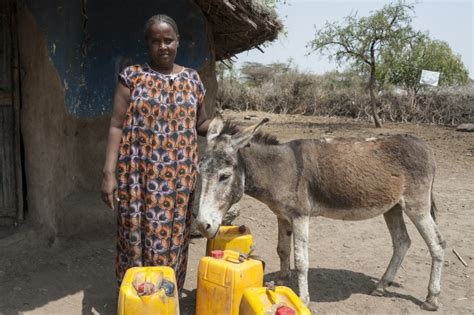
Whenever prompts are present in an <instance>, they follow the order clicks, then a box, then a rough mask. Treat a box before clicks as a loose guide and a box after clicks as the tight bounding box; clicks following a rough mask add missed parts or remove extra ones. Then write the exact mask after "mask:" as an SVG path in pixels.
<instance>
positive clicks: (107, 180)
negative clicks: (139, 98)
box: [102, 83, 130, 209]
mask: <svg viewBox="0 0 474 315" xmlns="http://www.w3.org/2000/svg"><path fill="white" fill-rule="evenodd" d="M129 99H130V90H129V89H128V88H127V87H126V86H124V85H123V84H122V83H118V84H117V87H116V89H115V93H114V99H113V112H112V118H111V120H110V128H109V136H108V140H107V150H106V154H105V165H104V169H103V176H104V177H103V181H102V199H103V200H104V202H105V203H106V204H107V205H108V206H109V207H110V208H111V209H113V197H114V195H116V191H117V179H116V178H115V169H116V167H117V159H118V152H119V146H120V139H121V137H122V126H123V121H124V119H125V114H126V113H127V107H128V102H129Z"/></svg>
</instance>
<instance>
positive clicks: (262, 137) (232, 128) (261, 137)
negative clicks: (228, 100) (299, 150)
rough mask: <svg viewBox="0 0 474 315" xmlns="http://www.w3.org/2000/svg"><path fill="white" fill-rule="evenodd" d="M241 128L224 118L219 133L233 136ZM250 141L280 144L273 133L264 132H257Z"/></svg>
mask: <svg viewBox="0 0 474 315" xmlns="http://www.w3.org/2000/svg"><path fill="white" fill-rule="evenodd" d="M240 130H241V129H240V128H239V127H237V125H236V124H235V123H234V122H232V121H230V120H226V121H225V123H224V128H222V131H221V133H220V134H221V135H230V136H233V135H235V134H237V133H238V132H239V131H240ZM251 142H253V143H258V144H264V145H277V144H280V142H279V141H278V140H277V138H276V137H275V136H274V135H271V134H268V133H265V132H257V133H256V134H255V135H254V136H253V138H252V140H251Z"/></svg>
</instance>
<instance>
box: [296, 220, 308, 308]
mask: <svg viewBox="0 0 474 315" xmlns="http://www.w3.org/2000/svg"><path fill="white" fill-rule="evenodd" d="M308 240H309V216H299V217H296V218H293V242H294V247H295V267H296V271H297V273H298V288H299V293H300V298H301V300H302V301H303V303H305V304H306V305H308V304H309V293H308V264H309V263H308Z"/></svg>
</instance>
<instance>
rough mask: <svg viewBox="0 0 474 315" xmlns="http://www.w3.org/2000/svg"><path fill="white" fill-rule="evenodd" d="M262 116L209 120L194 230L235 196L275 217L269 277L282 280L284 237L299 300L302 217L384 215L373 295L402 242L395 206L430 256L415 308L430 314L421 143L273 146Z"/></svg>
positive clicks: (386, 140) (205, 229)
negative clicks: (274, 273) (240, 122)
mask: <svg viewBox="0 0 474 315" xmlns="http://www.w3.org/2000/svg"><path fill="white" fill-rule="evenodd" d="M267 121H268V120H267V119H264V120H263V121H261V122H260V123H259V124H257V125H255V126H252V127H249V128H246V129H242V130H240V129H238V128H237V127H236V126H235V125H233V124H231V123H229V122H224V120H223V118H222V116H221V115H217V116H216V117H215V118H214V119H213V120H212V121H211V123H210V125H209V130H208V134H207V147H206V151H205V152H204V155H203V157H202V159H201V162H200V163H199V165H198V171H199V173H200V175H201V180H202V190H201V198H200V204H199V213H198V216H197V218H196V220H197V225H198V228H199V229H200V231H201V233H202V234H203V235H204V236H205V237H207V238H213V237H214V236H215V235H216V233H217V231H218V230H219V227H220V224H221V220H222V217H223V216H224V214H225V213H226V211H227V210H228V209H229V208H230V207H231V206H232V205H233V204H234V203H236V202H238V201H239V200H240V199H241V197H242V195H243V193H246V194H248V195H250V196H252V197H254V198H256V199H257V200H260V201H261V202H263V203H265V204H266V205H267V206H268V207H269V208H270V209H271V210H272V211H273V212H274V213H275V214H276V216H277V219H278V246H277V253H278V256H279V257H280V275H279V276H280V278H282V279H283V280H285V279H288V278H289V276H290V251H291V235H292V234H293V246H294V250H295V267H296V271H297V276H298V287H299V295H300V298H301V299H302V300H303V302H304V303H306V304H308V303H309V294H308V283H307V275H308V239H309V235H308V234H309V229H310V217H311V216H324V217H327V218H332V219H339V220H365V219H370V218H373V217H375V216H377V215H380V214H383V215H384V218H385V222H386V224H387V226H388V230H389V232H390V235H391V238H392V243H393V256H392V259H391V260H390V263H389V265H388V267H387V270H386V271H385V273H384V274H383V276H382V278H381V280H380V281H379V282H378V283H377V285H376V287H375V289H374V291H373V294H375V295H383V294H384V293H385V292H386V291H385V288H386V287H388V286H390V285H391V284H392V282H393V280H394V278H395V275H396V273H397V271H398V269H399V268H400V265H401V264H402V261H403V258H404V257H405V254H406V252H407V250H408V248H409V247H410V238H409V236H408V233H407V229H406V227H405V223H404V220H403V212H405V214H406V215H407V216H408V217H409V218H410V219H411V220H412V221H413V223H414V224H415V226H416V228H417V229H418V231H419V233H420V234H421V236H422V237H423V239H424V240H425V242H426V244H427V245H428V248H429V250H430V253H431V257H432V265H431V276H430V281H429V285H428V295H427V298H426V301H425V302H424V303H423V304H422V305H421V307H422V308H423V309H426V310H437V309H438V307H439V304H438V296H439V294H440V280H441V273H442V268H443V259H444V249H445V247H446V243H445V241H444V240H443V237H442V236H441V233H440V231H439V229H438V226H437V224H436V222H435V210H436V207H435V204H434V201H433V198H432V189H433V180H434V177H435V161H434V158H433V153H432V151H431V149H430V148H429V146H428V145H427V144H426V143H425V142H423V141H421V140H420V139H418V138H416V137H414V136H410V135H393V136H381V137H377V138H368V139H354V138H334V139H318V140H293V141H290V142H287V143H282V144H279V143H278V141H277V140H276V138H275V137H273V136H270V135H268V134H262V133H257V131H258V130H259V128H260V127H261V126H262V125H263V124H264V123H266V122H267Z"/></svg>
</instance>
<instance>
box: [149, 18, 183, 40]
mask: <svg viewBox="0 0 474 315" xmlns="http://www.w3.org/2000/svg"><path fill="white" fill-rule="evenodd" d="M161 22H164V23H166V24H169V25H170V26H171V27H172V28H173V30H174V32H175V33H176V35H177V36H179V32H178V25H177V24H176V22H175V21H174V20H173V19H172V18H171V17H169V16H167V15H165V14H157V15H153V16H152V17H151V18H149V19H148V21H147V22H146V24H145V40H147V39H148V38H147V37H148V30H149V29H150V27H152V26H153V25H155V24H158V23H161Z"/></svg>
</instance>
